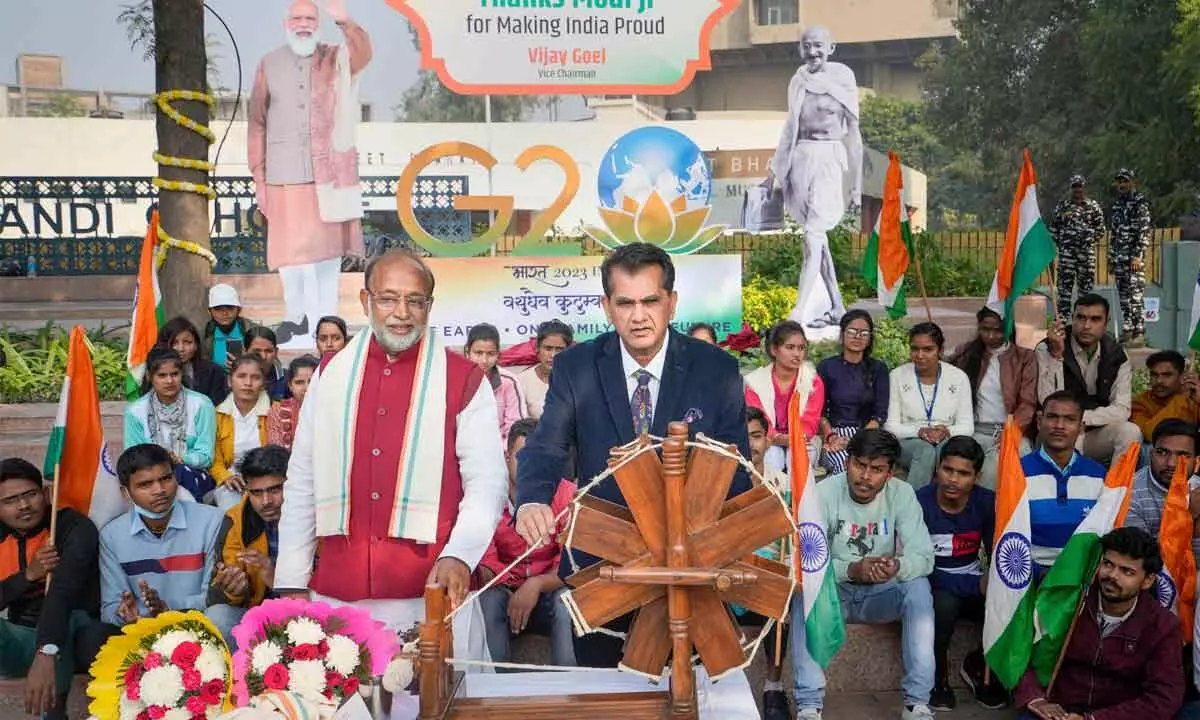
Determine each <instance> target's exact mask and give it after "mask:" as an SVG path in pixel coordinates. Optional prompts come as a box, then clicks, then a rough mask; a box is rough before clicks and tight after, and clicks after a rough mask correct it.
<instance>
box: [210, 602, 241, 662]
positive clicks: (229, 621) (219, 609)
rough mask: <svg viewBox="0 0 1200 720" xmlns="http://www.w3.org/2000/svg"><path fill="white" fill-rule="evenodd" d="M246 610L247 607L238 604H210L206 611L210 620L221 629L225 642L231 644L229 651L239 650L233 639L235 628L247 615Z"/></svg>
mask: <svg viewBox="0 0 1200 720" xmlns="http://www.w3.org/2000/svg"><path fill="white" fill-rule="evenodd" d="M246 610H247V608H244V607H237V606H236V605H209V606H208V609H207V610H205V611H204V614H205V615H207V616H208V619H209V621H211V622H212V624H213V625H216V626H217V629H218V630H220V631H221V637H223V638H225V644H227V645H229V652H237V643H235V642H234V641H233V629H234V628H235V627H237V626H238V623H240V622H241V621H242V618H243V617H245V616H246Z"/></svg>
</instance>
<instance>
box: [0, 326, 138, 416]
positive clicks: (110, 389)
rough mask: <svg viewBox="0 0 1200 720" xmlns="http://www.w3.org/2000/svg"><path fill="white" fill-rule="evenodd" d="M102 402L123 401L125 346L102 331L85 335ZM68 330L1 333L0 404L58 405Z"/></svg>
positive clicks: (54, 328)
mask: <svg viewBox="0 0 1200 720" xmlns="http://www.w3.org/2000/svg"><path fill="white" fill-rule="evenodd" d="M88 339H89V340H90V341H91V343H92V347H93V350H92V364H93V366H94V367H95V371H96V384H97V387H98V389H99V393H100V399H101V400H124V399H125V398H124V394H123V385H124V379H125V355H126V348H127V345H126V343H125V342H124V341H122V340H116V339H113V338H110V337H108V332H107V331H106V330H105V329H104V328H101V329H100V330H94V331H91V332H89V333H88ZM68 345H69V331H68V330H66V329H64V328H61V327H57V326H54V325H52V324H50V323H47V324H46V326H45V327H43V328H41V329H40V330H38V331H36V332H15V331H11V330H8V329H5V330H3V331H0V350H2V351H3V352H4V356H5V359H6V363H5V365H4V366H3V367H0V403H33V402H57V401H58V396H59V393H60V391H61V390H62V382H63V375H64V374H65V373H66V369H67V348H68Z"/></svg>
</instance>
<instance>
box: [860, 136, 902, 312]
mask: <svg viewBox="0 0 1200 720" xmlns="http://www.w3.org/2000/svg"><path fill="white" fill-rule="evenodd" d="M912 254H913V239H912V229H911V228H910V227H909V224H908V208H906V207H905V206H904V177H903V175H902V173H901V172H900V158H899V157H897V156H896V153H894V152H889V153H888V170H887V178H886V179H885V180H884V183H883V211H882V212H880V213H879V217H878V218H877V219H876V220H875V229H874V230H873V231H872V232H871V239H870V240H868V241H867V250H866V253H865V254H864V255H863V264H862V273H863V277H864V278H865V279H866V281H867V285H870V286H871V287H873V288H875V291H876V292H877V293H879V304H880V305H882V306H883V307H884V308H886V309H887V311H888V315H889V316H891V317H892V318H894V319H899V318H902V317H904V316H905V315H906V314H907V313H908V305H907V303H906V302H905V297H904V295H905V292H904V274H905V273H907V272H908V263H909V260H910V259H911V258H912Z"/></svg>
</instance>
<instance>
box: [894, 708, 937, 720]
mask: <svg viewBox="0 0 1200 720" xmlns="http://www.w3.org/2000/svg"><path fill="white" fill-rule="evenodd" d="M900 720H933V711H932V710H930V709H929V706H928V705H905V706H904V712H902V713H900Z"/></svg>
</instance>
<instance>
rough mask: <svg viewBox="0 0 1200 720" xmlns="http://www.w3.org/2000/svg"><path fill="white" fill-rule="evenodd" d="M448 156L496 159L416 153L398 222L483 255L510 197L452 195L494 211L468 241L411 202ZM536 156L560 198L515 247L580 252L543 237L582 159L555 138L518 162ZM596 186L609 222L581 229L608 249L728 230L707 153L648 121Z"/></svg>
mask: <svg viewBox="0 0 1200 720" xmlns="http://www.w3.org/2000/svg"><path fill="white" fill-rule="evenodd" d="M660 1H661V0H660ZM448 157H463V158H466V159H468V160H471V161H474V162H476V163H479V164H480V165H482V166H483V167H484V168H486V169H488V170H491V169H492V168H494V167H495V166H496V164H497V162H498V161H497V159H496V157H495V156H494V155H492V154H491V153H489V152H488V151H487V150H485V149H484V148H481V147H479V146H478V145H473V144H471V143H464V142H447V143H441V144H438V145H434V146H433V147H430V148H427V149H425V150H424V151H422V152H420V153H418V154H417V155H416V156H415V157H414V158H413V159H412V161H411V162H409V164H408V166H407V167H406V168H405V170H404V173H403V174H402V175H401V176H400V178H399V181H398V182H397V183H396V188H397V189H396V209H397V211H398V213H399V216H400V223H401V225H403V226H404V229H405V230H406V231H407V232H408V234H409V236H410V237H411V238H412V239H413V241H414V242H416V243H417V244H418V245H420V246H421V247H423V248H424V249H425V250H427V251H429V253H430V254H432V255H434V256H437V257H473V256H476V255H480V254H483V253H485V252H487V251H488V250H489V249H490V248H491V247H492V246H493V245H495V244H497V243H498V242H499V241H500V240H501V239H502V238H503V236H504V233H505V231H506V229H507V228H508V227H509V226H510V224H511V223H512V220H513V218H514V216H515V213H516V209H515V201H514V199H513V197H511V196H496V195H484V196H479V195H460V196H458V197H455V198H454V208H455V209H456V210H459V211H461V212H471V211H478V212H488V213H495V215H494V216H493V217H492V220H491V222H490V225H489V227H488V228H487V230H485V231H484V232H483V233H482V234H480V235H478V236H476V237H474V238H472V240H471V241H470V242H466V243H464V242H447V241H445V240H442V239H439V238H436V237H434V236H433V235H431V234H430V233H429V232H428V231H427V230H426V229H425V228H424V227H422V225H421V223H420V221H419V220H418V219H417V216H416V213H415V211H414V209H413V189H414V187H415V185H416V182H417V178H418V176H421V174H422V171H423V170H425V169H426V168H428V167H429V166H430V165H431V164H433V163H434V162H437V161H438V160H440V159H443V158H448ZM539 162H550V163H554V164H556V165H558V166H559V167H560V168H561V169H562V170H563V173H564V175H565V180H564V182H563V186H562V188H561V190H560V191H559V193H558V196H557V197H556V198H555V200H554V201H553V202H552V203H551V204H550V206H549V207H547V208H545V209H544V210H542V211H541V212H539V213H538V214H537V215H536V217H535V218H534V219H533V222H532V224H531V226H530V228H529V231H528V232H527V233H526V234H525V237H524V238H522V239H521V241H520V242H518V243H517V245H516V247H515V248H514V250H513V254H514V255H518V256H561V255H579V254H580V246H579V243H560V242H553V243H552V242H548V241H547V238H546V234H547V232H548V231H549V230H550V229H551V228H552V227H554V224H555V222H556V221H557V220H558V219H559V217H560V216H561V215H562V213H563V211H564V210H565V209H566V208H567V207H568V206H569V205H570V204H571V201H572V200H573V199H574V198H575V196H576V195H577V194H578V193H579V189H580V186H581V184H582V178H581V174H580V172H579V165H578V164H577V163H576V162H575V160H574V159H573V158H572V157H571V156H570V155H569V154H568V153H567V152H566V151H564V150H562V149H561V148H558V147H554V146H552V145H535V146H533V147H530V148H528V149H527V150H525V151H524V152H522V153H521V154H520V155H519V156H518V157H517V158H516V166H517V168H518V169H519V170H522V171H525V170H528V169H529V168H530V167H532V166H533V165H534V164H535V163H539ZM596 186H597V195H598V197H597V201H598V203H599V214H600V218H601V220H602V221H603V225H604V227H600V226H585V227H584V228H583V230H584V232H585V233H586V234H587V235H588V236H589V237H591V238H592V239H593V240H595V241H596V242H597V243H599V244H600V245H601V246H603V247H605V248H608V249H610V250H612V249H615V248H617V247H619V246H621V245H627V244H629V243H634V242H647V243H651V244H654V245H658V246H660V247H662V248H663V249H664V250H666V251H667V252H669V253H671V254H674V255H688V254H691V253H695V252H697V251H699V250H700V249H702V248H704V247H705V246H706V245H708V244H709V243H711V242H712V241H713V240H715V239H717V238H718V237H720V235H721V233H722V232H723V231H724V230H725V227H724V226H721V225H716V226H707V225H706V222H707V220H708V217H709V214H710V213H711V211H712V207H711V205H710V203H711V200H712V171H711V168H710V167H709V164H708V160H707V159H706V158H705V156H704V153H703V152H702V151H701V150H700V148H699V146H697V145H696V144H695V143H694V142H692V140H691V139H690V138H688V137H687V136H686V135H684V134H682V133H680V132H678V131H676V130H673V129H671V128H667V127H660V126H648V127H643V128H638V129H636V130H634V131H632V132H630V133H627V134H626V135H624V136H622V137H620V138H619V139H618V140H617V141H616V142H615V143H613V144H612V146H611V147H610V148H609V149H608V151H607V152H606V153H605V155H604V158H603V159H602V160H601V162H600V166H599V176H598V177H597V181H596Z"/></svg>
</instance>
